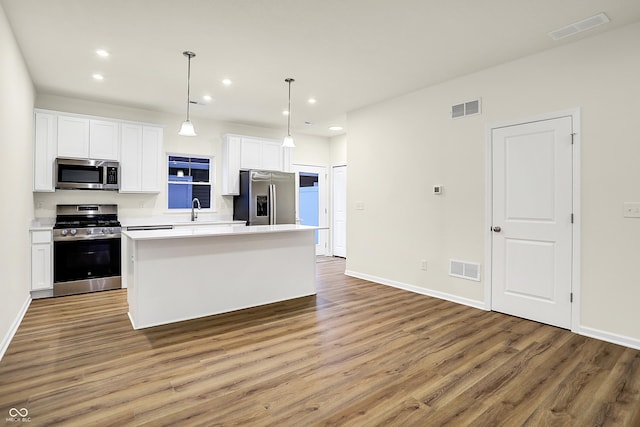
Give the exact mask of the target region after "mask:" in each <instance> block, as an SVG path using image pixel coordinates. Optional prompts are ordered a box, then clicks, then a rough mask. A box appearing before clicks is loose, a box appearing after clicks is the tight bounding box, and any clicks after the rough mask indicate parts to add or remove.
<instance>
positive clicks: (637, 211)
mask: <svg viewBox="0 0 640 427" xmlns="http://www.w3.org/2000/svg"><path fill="white" fill-rule="evenodd" d="M624 217H625V218H640V203H631V202H625V204H624Z"/></svg>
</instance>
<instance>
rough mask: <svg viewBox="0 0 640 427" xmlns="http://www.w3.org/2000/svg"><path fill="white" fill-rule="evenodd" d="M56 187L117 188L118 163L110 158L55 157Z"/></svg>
mask: <svg viewBox="0 0 640 427" xmlns="http://www.w3.org/2000/svg"><path fill="white" fill-rule="evenodd" d="M55 173H56V188H59V189H66V190H68V189H72V190H118V189H119V188H120V165H119V163H118V162H114V161H111V160H90V159H62V158H57V159H56V172H55Z"/></svg>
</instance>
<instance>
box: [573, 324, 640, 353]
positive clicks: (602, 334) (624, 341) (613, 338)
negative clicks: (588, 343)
mask: <svg viewBox="0 0 640 427" xmlns="http://www.w3.org/2000/svg"><path fill="white" fill-rule="evenodd" d="M575 332H576V333H577V334H579V335H584V336H586V337H591V338H595V339H597V340H600V341H606V342H610V343H613V344H618V345H622V346H625V347H629V348H633V349H636V350H640V340H639V339H636V338H631V337H627V336H624V335H618V334H614V333H611V332H607V331H601V330H599V329H594V328H589V327H587V326H580V327H579V328H578V330H577V331H575Z"/></svg>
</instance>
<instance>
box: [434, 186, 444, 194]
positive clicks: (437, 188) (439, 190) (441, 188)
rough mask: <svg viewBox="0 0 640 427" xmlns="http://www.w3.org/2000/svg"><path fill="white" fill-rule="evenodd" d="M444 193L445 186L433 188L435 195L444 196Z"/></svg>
mask: <svg viewBox="0 0 640 427" xmlns="http://www.w3.org/2000/svg"><path fill="white" fill-rule="evenodd" d="M443 191H444V186H443V185H434V186H433V194H442V192H443Z"/></svg>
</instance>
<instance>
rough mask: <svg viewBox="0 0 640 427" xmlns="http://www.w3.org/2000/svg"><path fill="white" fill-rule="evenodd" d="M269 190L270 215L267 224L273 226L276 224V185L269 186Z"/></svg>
mask: <svg viewBox="0 0 640 427" xmlns="http://www.w3.org/2000/svg"><path fill="white" fill-rule="evenodd" d="M269 188H270V190H271V215H270V216H269V224H271V225H273V224H277V222H276V207H277V205H278V202H277V199H276V185H275V184H271V185H270V186H269Z"/></svg>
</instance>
